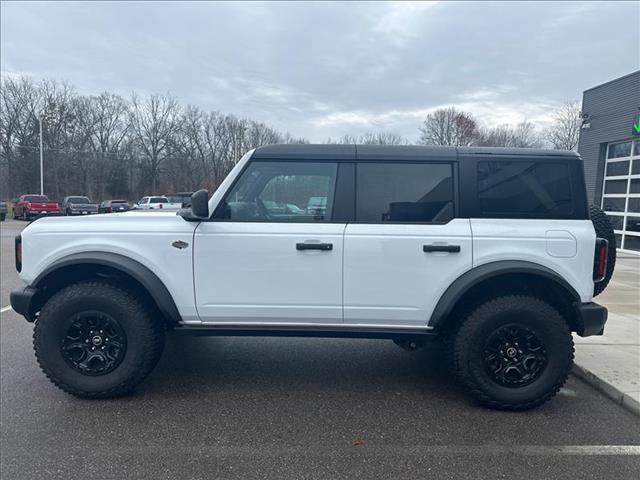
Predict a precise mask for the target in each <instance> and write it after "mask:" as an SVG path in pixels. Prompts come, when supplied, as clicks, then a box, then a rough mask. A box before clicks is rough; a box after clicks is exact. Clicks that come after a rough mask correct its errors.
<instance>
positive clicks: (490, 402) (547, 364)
mask: <svg viewBox="0 0 640 480" xmlns="http://www.w3.org/2000/svg"><path fill="white" fill-rule="evenodd" d="M451 338H452V340H451V342H450V345H449V348H452V352H451V361H452V367H453V369H454V371H455V374H456V376H457V377H458V379H459V380H460V381H461V382H462V384H463V385H464V386H465V388H466V389H467V390H468V392H469V393H470V394H471V395H472V396H473V397H474V398H475V399H476V400H477V401H479V402H480V403H481V404H482V405H485V406H487V407H490V408H496V409H501V410H527V409H529V408H533V407H536V406H538V405H541V404H543V403H544V402H546V401H547V400H549V399H550V398H551V397H553V396H554V395H555V394H556V393H557V392H558V390H560V388H561V387H562V385H563V384H564V383H565V381H566V380H567V377H568V375H569V372H570V370H571V366H572V364H573V339H572V337H571V331H570V329H569V326H568V325H567V323H566V321H565V320H564V318H563V317H562V316H561V315H560V313H559V312H558V311H557V310H556V309H555V308H554V307H552V306H551V305H549V304H548V303H547V302H545V301H544V300H541V299H539V298H535V297H528V296H522V295H508V296H504V297H499V298H495V299H493V300H489V301H488V302H486V303H484V304H481V305H480V306H478V307H477V308H476V309H474V310H473V311H472V312H471V313H470V314H469V315H468V316H467V317H466V318H465V319H464V321H463V322H462V323H461V325H460V327H459V329H458V330H457V331H456V332H454V334H453V335H452V337H451Z"/></svg>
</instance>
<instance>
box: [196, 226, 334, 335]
mask: <svg viewBox="0 0 640 480" xmlns="http://www.w3.org/2000/svg"><path fill="white" fill-rule="evenodd" d="M344 228H345V224H335V223H316V224H313V223H241V222H204V223H201V224H200V225H199V226H198V229H197V231H196V234H195V241H194V244H195V250H194V255H195V265H194V279H195V294H196V295H195V296H196V303H197V308H198V313H199V315H200V318H201V319H202V321H203V322H205V323H212V322H236V323H244V322H258V323H264V322H274V323H281V322H306V323H314V322H319V323H341V322H342V243H343V233H344ZM299 242H300V243H301V242H309V243H331V244H332V245H333V249H332V250H331V251H319V250H304V251H298V250H296V243H299Z"/></svg>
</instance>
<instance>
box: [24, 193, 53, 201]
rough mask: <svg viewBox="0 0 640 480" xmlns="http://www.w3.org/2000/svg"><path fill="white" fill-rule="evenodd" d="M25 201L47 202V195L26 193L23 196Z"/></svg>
mask: <svg viewBox="0 0 640 480" xmlns="http://www.w3.org/2000/svg"><path fill="white" fill-rule="evenodd" d="M24 201H25V202H48V201H49V197H47V196H46V195H27V196H26V197H24Z"/></svg>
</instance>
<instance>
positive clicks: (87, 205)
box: [60, 196, 98, 216]
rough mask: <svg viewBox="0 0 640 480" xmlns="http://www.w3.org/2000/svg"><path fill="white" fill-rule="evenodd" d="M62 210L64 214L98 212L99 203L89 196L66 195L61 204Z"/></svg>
mask: <svg viewBox="0 0 640 480" xmlns="http://www.w3.org/2000/svg"><path fill="white" fill-rule="evenodd" d="M60 211H61V212H62V213H63V214H64V215H67V216H69V215H91V214H96V213H98V204H97V203H93V202H92V201H91V200H89V197H74V196H70V197H64V198H63V199H62V203H61V204H60Z"/></svg>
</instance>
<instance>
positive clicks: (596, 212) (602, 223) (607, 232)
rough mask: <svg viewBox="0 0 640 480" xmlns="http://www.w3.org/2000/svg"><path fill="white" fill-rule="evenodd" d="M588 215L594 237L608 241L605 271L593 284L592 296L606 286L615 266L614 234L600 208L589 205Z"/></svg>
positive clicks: (607, 218) (599, 292)
mask: <svg viewBox="0 0 640 480" xmlns="http://www.w3.org/2000/svg"><path fill="white" fill-rule="evenodd" d="M589 215H590V217H591V223H593V228H594V229H595V231H596V237H598V238H604V239H605V240H607V241H608V242H609V255H608V257H607V273H606V275H605V277H604V280H602V281H601V282H598V283H596V284H594V286H593V296H594V297H595V296H597V295H600V294H601V293H602V292H604V289H605V288H607V285H608V284H609V280H611V276H612V275H613V269H614V268H615V266H616V236H615V234H614V232H613V227H612V226H611V222H610V221H609V217H607V214H606V213H604V212H603V211H602V210H601V209H599V208H598V207H596V206H595V205H590V206H589Z"/></svg>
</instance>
